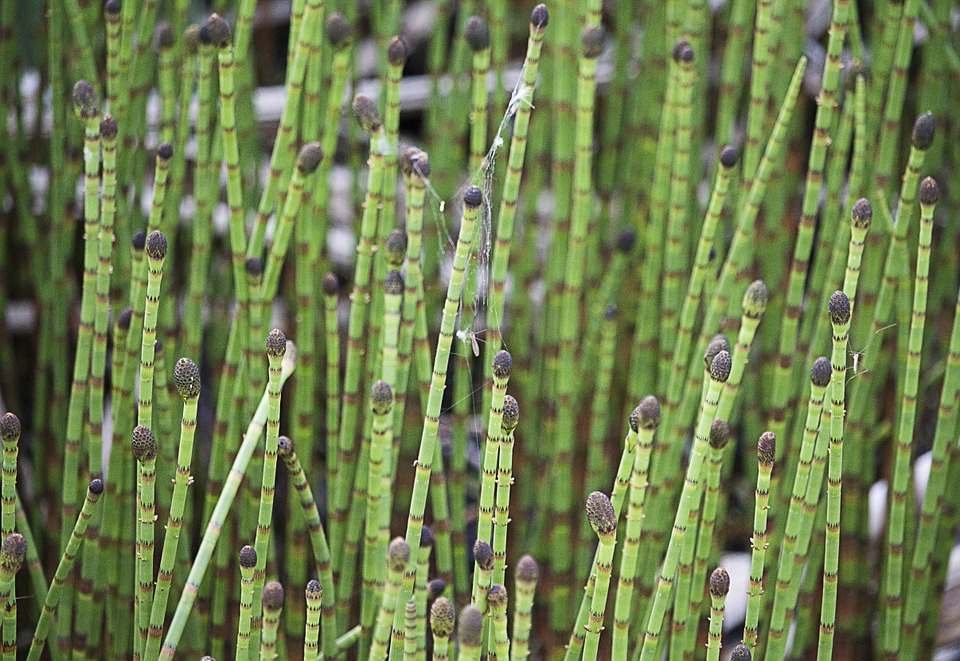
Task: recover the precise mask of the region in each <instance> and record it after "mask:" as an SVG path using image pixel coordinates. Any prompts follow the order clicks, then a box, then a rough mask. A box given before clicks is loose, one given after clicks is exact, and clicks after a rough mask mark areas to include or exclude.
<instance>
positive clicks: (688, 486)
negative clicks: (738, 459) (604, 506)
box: [640, 351, 732, 661]
mask: <svg viewBox="0 0 960 661" xmlns="http://www.w3.org/2000/svg"><path fill="white" fill-rule="evenodd" d="M731 367H732V361H731V359H730V354H729V353H727V352H726V351H721V352H720V353H718V354H717V355H716V356H715V357H714V359H713V361H712V362H711V365H710V384H709V387H708V388H707V394H706V396H705V397H704V399H703V412H702V413H701V414H700V421H699V423H698V424H697V436H696V439H695V441H694V447H693V453H692V454H691V458H690V464H689V466H688V467H687V476H686V479H685V482H684V485H683V493H682V494H681V496H680V506H679V507H678V508H677V514H676V518H675V520H674V524H673V532H672V533H671V535H670V544H669V546H668V549H667V555H666V557H665V558H664V560H663V566H662V568H661V570H660V576H659V579H658V584H657V591H656V595H655V597H654V601H653V604H652V607H651V611H650V617H649V621H648V624H647V630H646V634H645V635H644V640H643V647H642V653H641V656H640V658H641V661H643V660H644V659H652V658H653V655H654V654H655V652H656V649H657V640H658V638H659V637H660V631H661V629H662V627H663V621H664V617H665V614H666V610H667V602H668V600H669V599H670V597H671V591H672V588H673V581H674V578H675V576H676V573H677V565H678V561H679V555H680V548H681V546H682V544H683V538H684V535H685V534H686V532H687V522H688V520H689V518H690V512H691V510H692V509H694V508H695V507H697V506H698V503H699V499H700V493H701V484H700V475H701V469H702V467H703V456H704V454H705V451H706V447H707V443H708V437H709V429H710V424H711V422H712V420H713V418H714V415H715V414H716V412H717V404H718V402H719V400H720V390H721V388H723V385H724V383H726V381H727V378H728V377H729V376H730V372H731ZM690 534H693V533H692V532H691V533H690Z"/></svg>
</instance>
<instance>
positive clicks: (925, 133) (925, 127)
mask: <svg viewBox="0 0 960 661" xmlns="http://www.w3.org/2000/svg"><path fill="white" fill-rule="evenodd" d="M936 134H937V122H936V120H935V119H934V118H933V113H932V112H925V113H923V114H922V115H920V116H919V117H917V120H916V121H915V122H914V123H913V134H912V135H911V136H910V140H911V142H912V143H913V146H914V147H916V148H917V149H919V150H921V151H926V150H928V149H930V145H932V144H933V138H934V137H935V136H936Z"/></svg>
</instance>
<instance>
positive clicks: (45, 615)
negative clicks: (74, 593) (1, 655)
mask: <svg viewBox="0 0 960 661" xmlns="http://www.w3.org/2000/svg"><path fill="white" fill-rule="evenodd" d="M102 493H103V480H100V479H95V480H91V482H90V485H89V486H88V487H87V496H86V499H85V500H84V501H83V507H82V508H81V510H80V514H79V516H78V517H77V522H76V524H75V525H74V527H73V531H72V532H71V533H70V542H69V543H68V544H67V548H65V549H64V551H63V556H62V557H61V558H60V564H59V565H58V566H57V573H56V574H55V575H54V577H53V583H51V584H50V589H49V590H48V591H47V596H46V597H45V599H44V602H43V612H42V613H41V614H40V619H39V620H38V621H37V626H36V629H34V632H33V642H32V643H31V644H30V652H29V654H28V656H27V658H28V659H29V660H30V661H39V660H40V656H41V655H42V654H43V648H44V647H45V646H46V644H47V636H48V635H49V633H50V625H51V623H52V620H53V614H54V613H55V612H56V610H57V605H58V604H59V602H60V597H61V594H62V590H63V585H64V583H65V582H66V580H67V576H68V575H69V574H70V571H71V570H72V569H73V563H74V561H75V560H76V559H77V553H78V552H79V551H80V544H81V543H83V538H84V535H86V532H87V524H88V523H89V522H90V517H92V516H93V513H94V509H95V507H96V504H97V502H98V501H99V500H100V495H101V494H102ZM13 534H14V535H16V536H17V537H20V539H21V541H22V540H23V538H22V537H21V536H20V535H19V534H18V533H13ZM6 539H10V536H8V537H7V538H6ZM6 539H5V540H4V541H5V542H6ZM14 540H16V538H14ZM23 551H24V553H25V552H26V548H25V547H24V549H23ZM2 556H3V549H0V571H3V569H2V567H3V565H4V563H3V562H2V560H3V558H2Z"/></svg>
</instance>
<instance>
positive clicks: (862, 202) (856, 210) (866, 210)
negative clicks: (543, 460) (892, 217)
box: [850, 197, 873, 229]
mask: <svg viewBox="0 0 960 661" xmlns="http://www.w3.org/2000/svg"><path fill="white" fill-rule="evenodd" d="M850 218H851V219H852V220H853V226H854V227H856V228H857V229H867V228H869V227H870V223H871V222H872V221H873V205H871V204H870V200H868V199H867V198H865V197H861V198H860V199H859V200H857V201H856V202H854V203H853V208H852V209H851V210H850Z"/></svg>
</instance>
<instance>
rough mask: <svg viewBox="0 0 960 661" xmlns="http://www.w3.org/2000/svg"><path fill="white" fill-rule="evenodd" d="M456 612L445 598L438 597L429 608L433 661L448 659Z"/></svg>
mask: <svg viewBox="0 0 960 661" xmlns="http://www.w3.org/2000/svg"><path fill="white" fill-rule="evenodd" d="M455 619H456V612H455V611H454V609H453V604H452V603H451V602H450V600H449V599H447V598H446V597H438V598H437V599H436V600H435V601H434V602H433V605H432V606H430V631H431V632H432V633H433V660H434V661H446V659H448V658H450V651H449V645H450V636H451V635H452V634H453V625H454V621H455Z"/></svg>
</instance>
